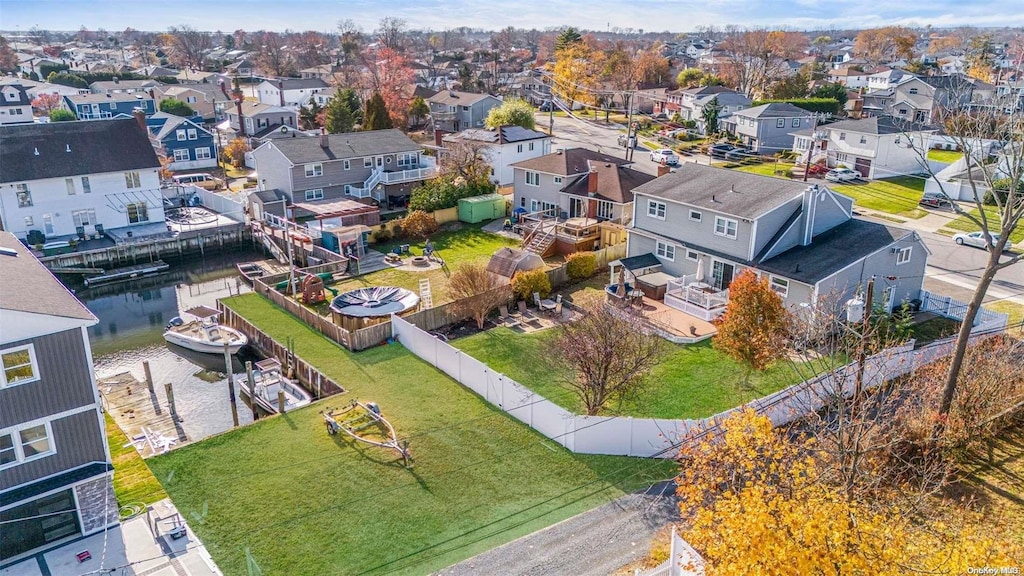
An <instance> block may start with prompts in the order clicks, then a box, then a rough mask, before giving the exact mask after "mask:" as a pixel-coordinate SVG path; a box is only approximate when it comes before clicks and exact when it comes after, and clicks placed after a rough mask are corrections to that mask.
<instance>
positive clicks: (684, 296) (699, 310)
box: [665, 274, 729, 322]
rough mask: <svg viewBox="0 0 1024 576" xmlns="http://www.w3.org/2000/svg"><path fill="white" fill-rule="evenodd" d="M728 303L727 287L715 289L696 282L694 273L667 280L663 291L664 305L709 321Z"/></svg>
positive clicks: (723, 309) (723, 310) (718, 314)
mask: <svg viewBox="0 0 1024 576" xmlns="http://www.w3.org/2000/svg"><path fill="white" fill-rule="evenodd" d="M728 304H729V290H728V289H726V290H715V289H714V288H712V287H711V286H709V285H708V284H705V283H703V282H697V281H696V274H691V275H687V276H683V277H681V278H676V279H675V280H671V281H669V283H668V288H667V289H666V291H665V305H667V306H670V307H672V308H675V309H676V310H680V311H682V312H685V313H686V314H690V315H691V316H696V317H698V318H701V319H703V320H707V321H709V322H710V321H711V320H714V319H715V318H717V317H718V316H720V315H722V314H723V313H724V312H725V307H726V305H728Z"/></svg>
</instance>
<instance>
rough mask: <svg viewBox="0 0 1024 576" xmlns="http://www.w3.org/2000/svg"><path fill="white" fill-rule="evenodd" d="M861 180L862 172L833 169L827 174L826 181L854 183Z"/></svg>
mask: <svg viewBox="0 0 1024 576" xmlns="http://www.w3.org/2000/svg"><path fill="white" fill-rule="evenodd" d="M858 179H860V172H857V171H856V170H850V169H849V168H833V169H832V170H829V171H828V172H827V173H826V174H825V180H828V181H829V182H853V181H854V180H858Z"/></svg>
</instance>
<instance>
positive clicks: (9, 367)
mask: <svg viewBox="0 0 1024 576" xmlns="http://www.w3.org/2000/svg"><path fill="white" fill-rule="evenodd" d="M0 360H2V361H3V380H2V381H0V385H2V386H17V385H18V384H27V383H29V382H35V381H36V380H39V369H38V368H37V367H36V349H35V346H33V345H31V344H28V345H25V346H18V347H17V348H8V349H7V350H4V351H3V352H0Z"/></svg>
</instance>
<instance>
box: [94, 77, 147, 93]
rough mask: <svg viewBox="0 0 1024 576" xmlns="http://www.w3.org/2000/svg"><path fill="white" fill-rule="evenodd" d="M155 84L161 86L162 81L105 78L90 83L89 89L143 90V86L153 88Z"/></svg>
mask: <svg viewBox="0 0 1024 576" xmlns="http://www.w3.org/2000/svg"><path fill="white" fill-rule="evenodd" d="M153 86H160V83H159V82H157V81H156V80H118V81H116V82H115V81H113V80H105V81H99V82H93V83H92V84H89V89H90V90H101V91H103V92H109V91H110V90H128V89H131V90H141V89H143V88H151V87H153Z"/></svg>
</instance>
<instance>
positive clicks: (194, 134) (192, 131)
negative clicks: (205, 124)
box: [188, 128, 199, 140]
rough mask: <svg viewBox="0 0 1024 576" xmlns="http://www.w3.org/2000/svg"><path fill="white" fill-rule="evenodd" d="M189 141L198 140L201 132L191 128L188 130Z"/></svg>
mask: <svg viewBox="0 0 1024 576" xmlns="http://www.w3.org/2000/svg"><path fill="white" fill-rule="evenodd" d="M188 139H189V140H198V139H199V132H198V131H196V129H195V128H189V129H188Z"/></svg>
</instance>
